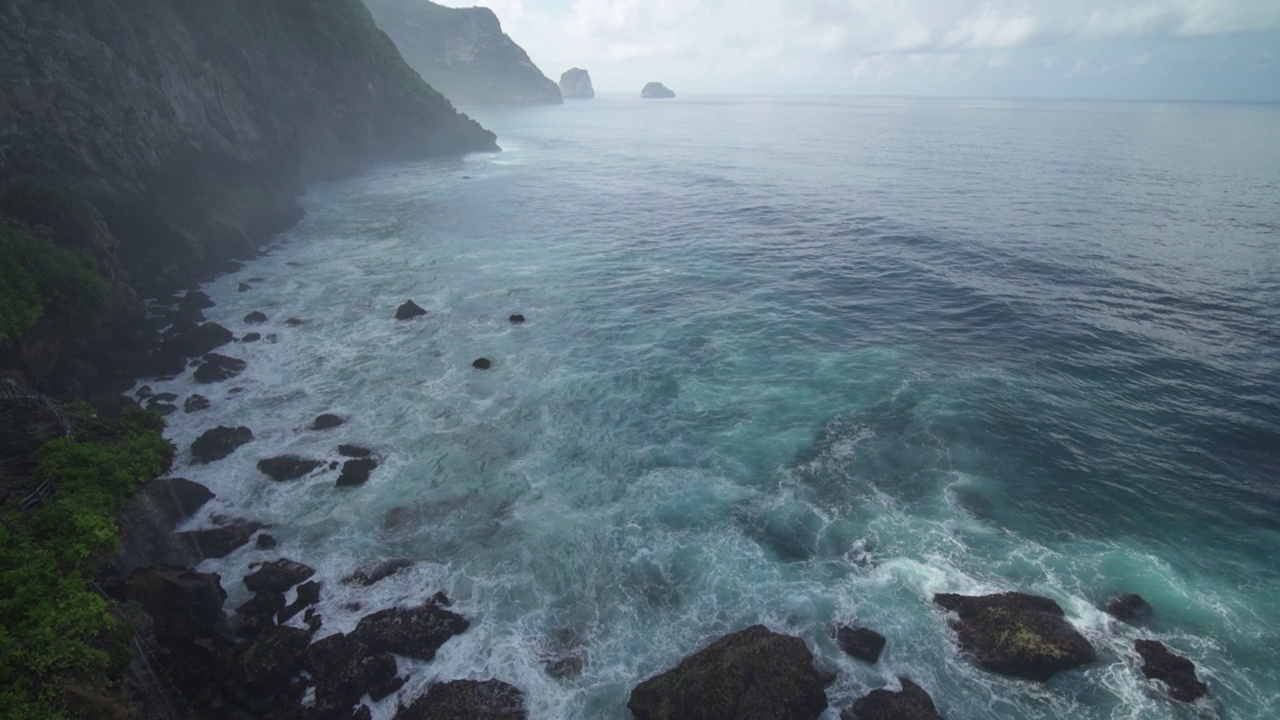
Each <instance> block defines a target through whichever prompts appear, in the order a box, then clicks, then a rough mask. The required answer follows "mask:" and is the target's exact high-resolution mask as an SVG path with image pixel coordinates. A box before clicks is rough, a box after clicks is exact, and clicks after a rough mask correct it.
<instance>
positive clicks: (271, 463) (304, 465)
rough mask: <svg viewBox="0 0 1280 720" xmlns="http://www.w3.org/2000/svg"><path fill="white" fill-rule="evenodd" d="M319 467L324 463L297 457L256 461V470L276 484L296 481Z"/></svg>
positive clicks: (289, 456)
mask: <svg viewBox="0 0 1280 720" xmlns="http://www.w3.org/2000/svg"><path fill="white" fill-rule="evenodd" d="M321 465H324V463H323V462H321V461H320V460H308V459H307V458H302V457H298V456H297V455H281V456H280V457H273V458H267V459H266V460H259V461H258V469H259V470H261V471H262V473H263V474H264V475H266V476H267V477H269V478H271V479H272V480H275V481H276V482H283V481H285V480H297V479H298V478H300V477H303V476H304V475H307V474H309V473H311V472H313V471H315V470H317V469H319V467H320V466H321Z"/></svg>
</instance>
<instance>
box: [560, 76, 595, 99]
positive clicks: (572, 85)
mask: <svg viewBox="0 0 1280 720" xmlns="http://www.w3.org/2000/svg"><path fill="white" fill-rule="evenodd" d="M560 95H561V96H562V97H564V99H565V100H590V99H591V98H594V97H595V96H596V89H595V88H594V87H592V85H591V74H590V73H588V72H587V71H586V70H583V69H582V68H570V69H568V70H565V71H564V74H563V75H561V76H560Z"/></svg>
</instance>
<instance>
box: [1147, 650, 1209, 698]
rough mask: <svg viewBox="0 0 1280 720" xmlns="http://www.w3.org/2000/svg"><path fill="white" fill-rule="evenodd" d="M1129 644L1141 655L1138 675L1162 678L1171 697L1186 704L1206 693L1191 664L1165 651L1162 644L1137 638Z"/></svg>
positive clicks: (1193, 665)
mask: <svg viewBox="0 0 1280 720" xmlns="http://www.w3.org/2000/svg"><path fill="white" fill-rule="evenodd" d="M1133 646H1134V648H1135V649H1136V650H1137V651H1138V654H1139V655H1141V656H1142V674H1143V675H1144V676H1146V677H1147V679H1149V680H1160V681H1162V682H1163V683H1164V684H1165V687H1166V689H1167V690H1168V691H1169V696H1170V697H1172V698H1173V699H1174V700H1178V701H1180V702H1185V703H1190V702H1195V701H1196V700H1199V699H1200V698H1202V697H1204V696H1205V695H1208V694H1209V687H1208V686H1207V685H1205V684H1204V683H1203V682H1200V678H1198V677H1196V666H1195V663H1193V662H1191V661H1190V660H1188V659H1187V658H1185V657H1182V656H1181V655H1174V654H1173V653H1171V652H1169V648H1167V647H1165V646H1164V643H1160V642H1157V641H1155V640H1138V641H1137V642H1135V643H1134V644H1133Z"/></svg>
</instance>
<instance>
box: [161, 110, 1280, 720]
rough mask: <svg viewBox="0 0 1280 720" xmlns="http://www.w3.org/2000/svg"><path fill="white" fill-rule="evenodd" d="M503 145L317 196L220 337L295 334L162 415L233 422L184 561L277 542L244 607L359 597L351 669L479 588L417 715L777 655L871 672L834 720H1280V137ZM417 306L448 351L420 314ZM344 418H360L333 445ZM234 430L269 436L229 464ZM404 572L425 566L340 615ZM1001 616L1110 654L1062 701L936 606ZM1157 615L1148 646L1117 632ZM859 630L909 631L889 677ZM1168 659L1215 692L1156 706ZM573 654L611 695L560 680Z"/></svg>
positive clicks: (1197, 122) (234, 591)
mask: <svg viewBox="0 0 1280 720" xmlns="http://www.w3.org/2000/svg"><path fill="white" fill-rule="evenodd" d="M474 114H475V115H476V117H477V118H478V119H479V120H480V121H481V122H482V123H484V124H485V125H486V126H487V127H489V128H490V129H492V130H494V131H495V132H497V133H498V136H499V142H500V144H501V145H502V146H503V148H504V152H502V153H499V154H493V155H472V156H468V157H465V158H461V159H451V160H440V161H433V162H426V163H416V164H400V165H389V166H383V167H379V168H375V169H372V170H369V171H367V172H365V173H363V174H362V175H360V176H358V177H355V178H352V179H348V180H344V181H341V182H336V183H331V184H325V185H319V186H314V187H311V188H310V189H309V190H308V193H307V195H306V197H305V198H304V201H303V204H304V206H305V209H306V212H307V216H306V218H305V219H304V220H303V221H302V222H301V223H300V224H299V225H298V226H297V227H296V228H295V229H293V230H292V231H290V232H288V233H286V234H285V235H283V236H282V237H280V238H279V239H278V240H277V241H276V242H274V243H273V245H272V246H271V247H270V248H269V251H268V252H267V253H266V254H265V255H264V256H263V257H261V258H259V259H256V260H253V261H251V262H250V263H248V264H247V266H246V267H245V268H244V269H243V270H240V271H238V272H235V273H232V274H229V275H226V276H223V277H221V278H219V279H217V280H214V281H212V282H211V283H209V284H208V285H207V286H205V288H204V289H205V291H206V292H208V293H209V294H210V296H211V297H212V298H213V299H214V300H215V301H216V302H217V306H216V307H214V308H212V309H210V310H208V311H206V315H207V316H208V317H209V319H211V320H214V321H217V322H220V323H222V324H223V325H225V326H227V327H228V328H231V329H232V330H234V331H236V332H237V334H243V333H245V332H248V331H250V330H253V331H257V332H261V333H263V334H264V335H267V336H268V337H267V340H268V341H264V342H259V343H241V344H237V345H234V346H228V347H227V348H223V349H222V350H220V352H224V353H225V354H229V355H233V356H235V357H239V358H243V359H245V360H247V361H248V369H247V370H246V371H245V373H244V374H243V375H241V376H240V377H238V378H236V379H233V380H231V381H228V382H226V383H223V384H220V385H215V386H199V385H196V384H195V383H194V381H193V380H192V379H191V378H190V376H189V375H188V376H183V377H180V378H177V379H175V380H172V381H163V382H153V381H147V383H148V384H150V385H151V386H152V387H153V388H155V390H156V391H157V392H163V391H172V392H176V393H179V394H180V395H182V396H186V395H188V394H190V393H192V392H200V393H202V394H205V395H208V396H209V397H210V398H211V399H212V400H213V406H212V408H211V409H209V410H207V411H204V412H199V413H194V414H183V413H179V414H177V415H174V416H172V417H170V418H169V427H170V431H169V434H170V436H171V437H172V438H173V439H174V440H175V442H177V443H178V445H179V447H180V448H181V449H182V452H181V453H180V458H179V463H178V467H177V468H176V469H175V471H174V474H176V475H182V476H184V477H189V478H191V479H193V480H196V481H199V482H202V483H205V484H207V485H208V486H209V487H210V488H211V489H213V490H214V491H215V492H216V493H217V496H218V497H217V499H216V500H215V501H213V502H211V503H210V504H209V505H207V506H206V507H205V508H204V509H203V510H202V511H201V513H200V515H199V516H197V517H196V518H194V519H193V520H192V521H191V522H190V523H189V524H188V527H189V528H198V527H204V526H207V525H209V524H212V523H214V522H216V521H218V520H219V519H220V518H226V517H238V518H246V519H250V520H257V521H262V522H268V523H271V524H272V525H273V529H272V530H271V532H272V534H273V535H275V536H276V537H277V538H278V539H279V540H280V547H279V548H278V549H277V550H276V551H273V552H272V553H265V552H262V551H259V550H256V549H254V548H253V546H252V545H250V546H249V547H247V548H245V549H242V550H240V551H237V552H236V553H234V554H232V555H230V556H229V557H227V558H225V559H222V560H209V561H205V562H204V563H203V564H202V565H201V567H200V569H202V570H205V571H214V572H218V573H221V574H222V576H223V581H224V585H225V586H226V587H227V589H228V592H229V593H230V595H231V597H230V600H229V601H228V607H234V606H235V605H236V604H239V603H240V602H242V601H244V600H245V599H247V598H248V597H249V593H248V591H247V590H246V589H245V588H244V586H243V584H242V583H240V582H239V578H240V577H242V576H243V575H244V574H245V573H246V572H247V570H248V567H249V564H250V563H251V562H256V561H261V560H263V559H269V558H273V557H275V556H277V555H283V556H286V557H289V558H292V559H295V560H299V561H302V562H305V563H307V564H309V565H312V566H313V567H315V568H317V569H318V571H319V572H318V578H319V579H322V580H323V582H324V593H323V599H322V602H321V604H320V607H319V610H320V614H321V616H322V617H323V618H324V628H323V629H322V631H321V634H322V635H323V634H328V633H332V632H339V631H350V630H352V629H353V628H354V627H355V624H356V622H357V621H358V620H359V618H360V617H361V616H362V615H363V614H367V613H369V612H372V611H374V610H378V609H381V608H383V607H387V606H390V605H395V604H405V605H407V604H416V603H419V602H422V601H423V600H425V599H426V598H428V597H430V596H431V595H432V594H433V593H435V592H436V591H439V590H443V591H444V592H445V593H446V594H448V595H449V596H450V597H451V598H453V599H454V601H455V607H454V609H455V610H457V611H458V612H460V613H461V614H463V615H465V616H466V617H468V618H469V619H470V620H471V622H472V627H471V629H470V630H469V631H467V632H466V633H465V634H463V635H461V636H459V637H456V638H454V639H452V640H450V641H449V642H448V643H447V644H446V645H445V646H444V647H443V649H442V650H441V652H440V654H439V656H438V657H437V658H436V659H435V660H434V661H433V662H430V663H419V662H413V661H408V660H404V659H402V660H401V661H400V663H401V668H402V670H409V671H410V672H411V673H412V676H411V678H410V681H409V684H408V685H407V686H406V687H405V689H404V690H403V691H401V693H400V695H399V696H392V697H391V698H388V699H386V700H384V701H382V702H381V703H378V704H376V705H375V706H374V711H375V712H374V714H375V717H377V718H379V720H387V719H388V718H390V717H391V715H392V714H393V713H394V710H395V707H396V703H397V702H398V701H400V700H401V699H411V698H413V697H415V696H416V695H417V694H420V693H422V692H423V691H424V690H425V688H426V687H427V685H428V684H429V683H430V682H432V681H435V680H452V679H458V678H474V679H488V678H497V679H500V680H504V681H506V682H509V683H512V684H514V685H516V686H517V687H519V688H520V689H521V690H523V691H524V692H525V693H526V696H527V698H528V703H529V711H530V714H531V717H532V718H534V719H535V720H544V719H558V718H574V719H576V718H605V719H618V720H621V719H623V718H629V717H630V714H629V712H628V711H627V709H626V703H627V697H628V694H629V692H630V690H631V688H632V687H634V686H635V685H636V684H638V683H639V682H640V681H642V680H644V679H645V678H648V677H650V676H652V675H654V674H657V673H659V672H662V671H664V670H666V669H668V668H670V667H672V666H674V665H675V664H676V663H677V662H678V661H679V660H680V659H681V658H682V657H684V656H685V655H687V654H689V653H692V652H693V651H695V650H697V649H699V648H701V647H702V646H704V645H705V644H707V643H708V642H710V641H711V640H712V639H714V638H716V637H718V636H720V635H722V634H724V633H727V632H731V631H734V630H739V629H742V628H745V627H747V626H749V625H752V624H755V623H764V624H766V625H768V626H769V627H770V628H772V629H774V630H777V631H780V632H786V633H790V634H793V635H796V636H799V637H801V638H803V639H804V640H805V641H806V642H807V643H808V645H809V647H810V648H811V649H812V651H813V652H814V654H815V656H816V657H817V658H818V660H819V662H820V663H822V664H823V665H825V666H827V667H829V668H830V669H832V670H834V671H836V672H837V673H838V674H839V679H838V680H837V682H836V683H835V684H834V685H833V686H832V687H830V688H829V689H828V699H829V700H830V701H831V708H830V709H829V710H828V711H827V714H826V715H824V718H827V719H828V720H834V719H835V718H837V717H838V715H839V710H840V709H842V708H844V707H847V706H848V705H849V704H850V703H851V702H852V701H853V700H854V699H855V698H857V697H859V696H860V695H862V694H864V693H866V692H867V691H869V690H871V689H874V688H878V687H881V686H884V685H887V684H891V683H893V682H894V678H895V677H897V676H905V677H909V678H911V679H913V680H914V681H916V682H917V683H919V684H920V685H921V686H923V687H924V688H925V689H926V690H927V691H929V692H930V693H931V694H932V696H933V698H934V700H935V702H936V704H937V706H938V709H939V711H940V712H941V713H942V714H943V715H944V716H945V717H948V718H950V719H951V720H964V719H966V718H974V719H977V718H1007V719H1010V720H1013V719H1018V720H1022V719H1032V718H1099V719H1101V718H1107V719H1114V720H1119V719H1122V718H1133V719H1140V718H1141V719H1145V718H1240V719H1246V718H1275V717H1280V650H1278V648H1280V107H1276V106H1250V105H1212V104H1200V105H1196V104H1159V103H1144V104H1124V103H1102V102H1096V103H1095V102H1066V101H1025V102H1022V101H1002V100H941V99H939V100H910V99H876V98H845V99H823V98H738V97H703V98H698V97H682V98H680V99H678V100H674V101H663V102H655V101H641V100H639V99H632V98H624V97H608V96H602V97H600V98H598V99H596V100H594V101H590V102H571V103H567V104H565V105H564V106H561V107H545V108H499V109H492V108H490V109H484V110H478V111H476V112H475V113H474ZM240 283H248V284H249V285H250V286H251V288H252V289H251V290H249V291H247V292H238V291H237V288H238V286H239V284H240ZM407 299H413V300H415V301H416V302H417V303H418V304H419V305H421V306H422V307H423V308H425V309H426V310H427V311H428V314H427V315H426V316H425V317H422V318H418V319H417V320H414V321H409V322H397V321H395V320H394V319H393V315H394V313H395V310H396V307H397V306H398V305H399V304H400V303H402V302H404V301H405V300H407ZM255 310H258V311H262V312H264V313H266V314H267V315H268V316H269V317H270V321H269V322H268V323H267V324H266V325H265V326H254V327H252V328H251V327H249V326H246V325H245V324H244V323H243V321H242V318H243V316H244V315H245V314H246V313H249V312H251V311H255ZM512 313H521V314H523V315H524V316H525V317H526V318H527V322H526V323H524V324H521V325H516V324H512V323H510V322H509V321H508V316H509V315H511V314H512ZM290 317H297V318H300V319H303V320H305V321H306V322H305V323H304V324H302V325H300V326H296V327H291V326H289V325H286V324H285V323H284V321H285V320H286V319H287V318H290ZM273 339H274V342H270V340H273ZM480 357H485V358H489V359H490V360H491V361H492V364H493V366H492V369H490V370H488V371H478V370H475V369H473V368H472V361H473V360H475V359H476V358H480ZM326 412H332V413H337V414H339V415H342V416H344V417H345V418H347V423H346V424H345V425H344V426H342V427H341V428H338V429H336V430H328V431H323V432H319V431H313V430H309V429H307V425H308V424H309V423H310V421H311V419H312V418H314V417H315V416H316V415H318V414H320V413H326ZM220 424H225V425H246V426H248V427H250V428H251V429H252V430H253V432H254V434H255V438H256V439H255V441H254V442H253V443H251V444H250V445H247V446H245V447H244V448H242V449H240V450H239V451H237V452H236V453H235V454H234V455H232V456H231V457H229V458H227V459H226V460H223V461H221V462H217V463H214V464H211V465H191V464H190V463H189V453H187V451H186V450H187V448H188V447H189V446H190V443H191V441H192V440H194V439H195V437H197V436H198V435H199V434H200V433H201V432H203V431H205V430H207V429H209V428H211V427H214V426H216V425H220ZM340 443H354V444H360V445H365V446H367V447H370V448H372V449H374V450H375V452H376V453H377V455H378V456H379V457H380V458H381V465H380V466H379V467H378V469H377V470H375V471H374V474H373V476H372V479H371V480H370V481H369V482H368V483H367V484H366V485H364V486H362V487H356V488H341V489H339V488H335V487H334V481H335V479H336V476H337V473H334V472H331V471H327V470H324V471H318V472H316V473H314V474H312V475H311V476H308V477H306V478H304V479H301V480H298V481H294V482H291V483H275V482H271V481H269V480H267V479H266V478H265V476H263V475H262V474H261V473H259V472H258V470H257V468H256V466H255V464H256V462H257V461H258V460H259V459H262V458H266V457H270V456H274V455H279V454H284V453H295V454H299V455H303V456H306V457H312V458H316V459H323V460H326V461H328V460H336V459H339V457H338V453H337V446H338V444H340ZM379 558H408V559H412V560H414V561H415V563H416V564H415V565H414V566H413V567H412V568H411V569H410V570H408V571H405V572H402V573H400V574H397V575H395V576H392V577H391V578H388V579H386V580H384V581H382V582H380V583H378V584H377V585H374V586H373V587H371V588H354V587H350V586H347V585H343V584H342V583H340V582H339V580H340V578H342V577H343V576H345V575H347V574H349V573H350V572H351V571H353V570H354V569H356V568H358V567H362V566H364V565H367V564H368V563H369V562H370V561H371V560H376V559H379ZM1004 590H1019V591H1025V592H1031V593H1036V594H1041V595H1045V596H1048V597H1051V598H1053V599H1054V600H1056V601H1058V603H1059V604H1061V605H1062V607H1063V608H1064V609H1065V610H1066V612H1067V615H1068V617H1069V619H1070V620H1071V622H1072V623H1073V624H1074V625H1075V626H1076V627H1077V628H1079V629H1080V630H1081V631H1082V632H1083V633H1084V634H1085V635H1086V636H1087V637H1088V638H1089V640H1090V641H1091V642H1092V643H1093V644H1094V645H1095V647H1097V649H1098V653H1099V661H1098V662H1097V663H1096V664H1094V665H1091V666H1088V667H1087V668H1085V669H1083V670H1080V671H1074V672H1066V673H1062V674H1059V675H1058V676H1056V677H1055V678H1054V679H1053V680H1052V681H1050V682H1049V683H1047V684H1044V685H1041V684H1036V683H1030V682H1026V681H1020V680H1013V679H1007V678H1003V677H1000V676H997V675H993V674H991V673H988V672H986V671H983V670H981V669H980V668H978V667H977V666H976V665H975V664H974V663H973V662H971V661H970V660H968V659H966V658H964V657H962V656H961V655H960V653H959V652H958V650H957V648H956V645H955V642H954V637H953V633H952V631H951V630H950V629H949V628H948V626H947V619H946V617H945V615H944V614H943V613H942V612H941V610H940V609H939V608H937V607H935V606H934V605H933V604H932V602H931V598H932V595H933V594H934V593H937V592H960V593H985V592H996V591H1004ZM1130 592H1136V593H1140V594H1141V595H1143V596H1144V597H1145V598H1146V599H1147V600H1148V601H1149V602H1150V603H1151V605H1152V606H1153V607H1154V610H1155V613H1154V616H1153V617H1152V619H1151V620H1150V622H1149V623H1148V624H1147V625H1146V626H1142V627H1134V626H1130V625H1127V624H1123V623H1119V622H1117V621H1114V620H1112V619H1110V618H1109V617H1108V616H1107V615H1106V614H1105V613H1104V612H1102V611H1101V610H1100V609H1099V608H1100V607H1102V606H1103V605H1104V604H1105V602H1106V601H1107V599H1108V598H1109V597H1111V596H1113V595H1115V594H1118V593H1130ZM353 604H359V605H360V608H359V609H356V608H355V607H354V605H353ZM295 622H297V621H295ZM833 623H852V624H858V625H864V626H867V627H870V628H872V629H874V630H877V631H878V632H880V633H882V634H883V635H885V636H886V637H887V639H888V645H887V647H886V649H885V652H884V655H883V657H882V658H881V660H880V662H879V663H878V664H877V665H874V666H872V665H866V664H863V663H860V662H859V661H856V660H853V659H851V658H848V657H846V656H844V655H842V653H841V652H840V651H839V650H838V649H837V648H836V646H835V643H834V641H833V639H832V638H831V627H832V625H833ZM1138 638H1154V639H1158V640H1161V641H1163V642H1164V643H1165V644H1167V645H1168V646H1169V647H1170V648H1171V649H1173V650H1174V651H1175V652H1178V653H1180V654H1184V655H1186V656H1188V657H1190V658H1191V659H1192V660H1193V661H1194V662H1195V663H1196V665H1197V666H1198V668H1199V673H1200V677H1201V678H1202V679H1203V680H1205V681H1206V682H1207V683H1208V685H1209V687H1210V693H1211V694H1210V696H1209V697H1208V698H1207V699H1205V700H1203V701H1201V702H1200V703H1198V704H1196V705H1194V706H1189V705H1183V704H1179V703H1175V702H1173V701H1172V700H1170V699H1168V698H1167V696H1166V695H1165V694H1164V693H1163V691H1162V690H1161V689H1160V687H1159V686H1158V685H1157V684H1155V683H1152V682H1149V681H1146V680H1145V679H1143V677H1142V675H1141V673H1140V672H1139V670H1138V666H1139V662H1138V659H1137V655H1136V653H1135V652H1134V650H1133V641H1134V640H1135V639H1138ZM567 655H572V656H576V657H579V658H581V659H583V661H584V664H583V669H582V672H581V674H580V675H578V676H577V677H569V678H562V679H556V678H553V677H551V675H550V674H549V673H548V672H547V669H546V665H547V663H548V659H551V660H554V659H555V658H557V657H564V656H567Z"/></svg>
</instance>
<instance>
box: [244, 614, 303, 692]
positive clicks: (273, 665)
mask: <svg viewBox="0 0 1280 720" xmlns="http://www.w3.org/2000/svg"><path fill="white" fill-rule="evenodd" d="M310 644H311V633H310V632H308V631H306V630H302V629H300V628H292V627H283V626H279V625H277V626H276V627H272V628H269V629H267V630H266V631H264V632H263V633H262V634H261V635H259V636H258V639H257V640H256V641H254V643H253V645H250V646H249V649H248V650H246V651H245V653H244V655H241V656H240V661H239V665H240V670H241V674H242V678H243V679H244V681H245V682H246V683H248V684H249V685H250V686H251V687H253V688H255V689H257V690H259V691H261V692H272V691H274V690H278V689H280V688H282V687H284V685H285V683H287V682H288V681H289V678H291V677H293V676H294V675H297V674H298V673H299V672H301V671H302V656H303V654H304V653H305V652H306V651H307V646H308V645H310Z"/></svg>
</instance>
